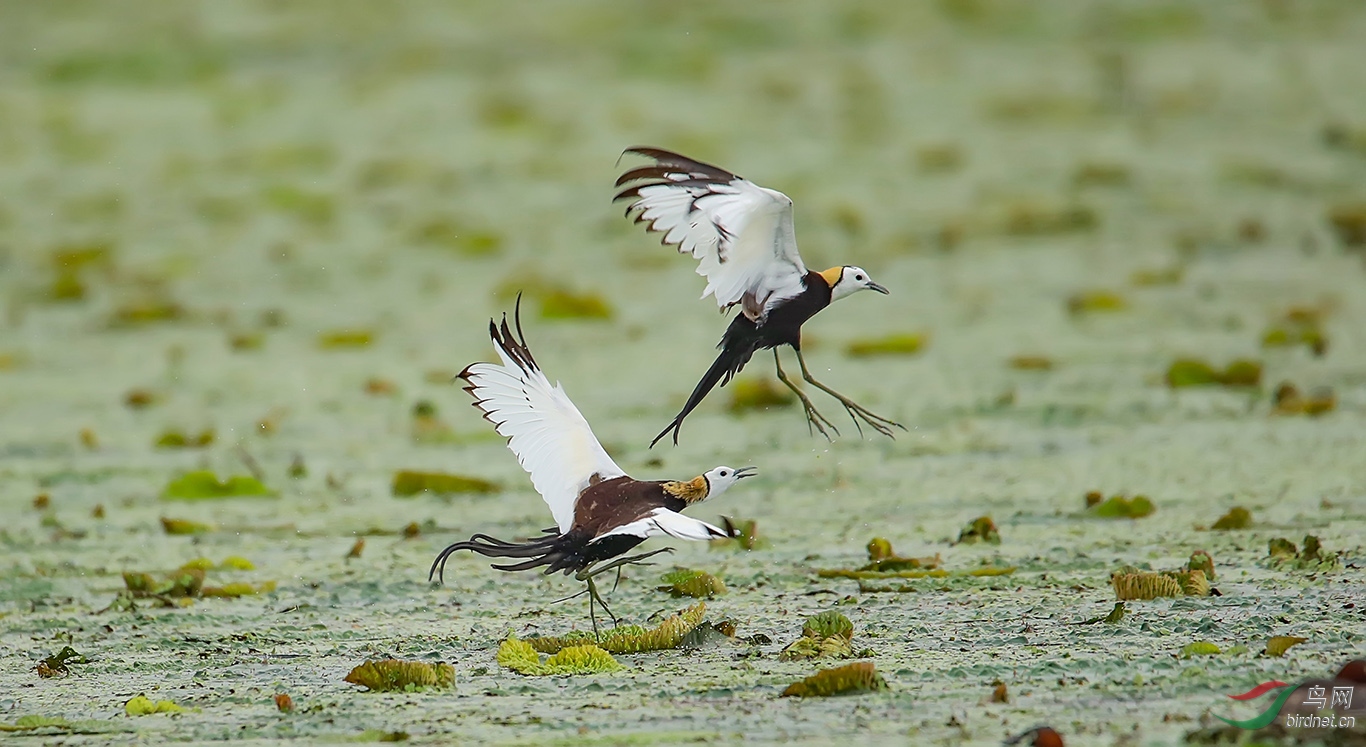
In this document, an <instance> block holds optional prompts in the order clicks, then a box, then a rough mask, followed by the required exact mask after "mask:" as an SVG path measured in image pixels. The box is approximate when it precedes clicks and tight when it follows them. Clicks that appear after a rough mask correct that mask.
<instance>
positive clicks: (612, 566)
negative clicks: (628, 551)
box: [559, 547, 674, 638]
mask: <svg viewBox="0 0 1366 747" xmlns="http://www.w3.org/2000/svg"><path fill="white" fill-rule="evenodd" d="M673 551H674V549H673V548H672V547H661V548H659V549H658V550H653V551H651V552H646V553H641V554H639V555H631V556H628V557H625V558H617V559H616V560H613V561H612V562H611V563H608V564H607V565H602V566H593V567H591V568H584V569H583V570H581V571H579V572H578V573H576V574H574V578H576V579H578V580H579V581H583V582H584V583H586V584H588V589H587V590H586V593H587V594H588V620H589V621H590V622H592V623H593V637H594V638H597V637H598V618H597V616H596V615H595V614H594V613H593V604H594V602H596V603H597V604H598V605H599V606H601V607H602V611H603V612H606V613H607V616H608V617H610V618H612V625H613V626H614V627H615V626H616V625H618V624H619V623H618V622H617V616H616V615H614V614H612V609H611V608H610V607H608V606H607V602H604V601H603V600H602V596H601V595H600V594H598V585H597V584H595V583H594V582H593V577H594V576H596V575H598V574H601V573H606V572H607V571H611V570H615V571H616V572H617V581H618V583H619V582H620V581H621V569H622V566H625V565H628V564H630V563H639V562H640V561H642V560H644V559H645V558H649V557H654V556H655V555H658V554H660V553H662V552H673ZM645 565H649V564H648V563H646V564H645ZM616 588H617V587H616V584H613V585H612V590H613V591H616ZM583 593H585V592H584V591H581V592H579V594H583ZM579 594H575V595H573V596H568V597H565V598H564V599H561V600H559V601H561V602H563V601H565V600H566V599H573V598H574V597H576V596H578V595H579Z"/></svg>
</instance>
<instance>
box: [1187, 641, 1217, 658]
mask: <svg viewBox="0 0 1366 747" xmlns="http://www.w3.org/2000/svg"><path fill="white" fill-rule="evenodd" d="M1221 653H1223V651H1220V650H1219V647H1218V646H1216V645H1214V644H1213V643H1210V642H1209V641H1194V642H1192V643H1187V644H1186V645H1185V646H1182V647H1181V658H1182V659H1189V658H1191V657H1194V656H1218V655H1219V654H1221Z"/></svg>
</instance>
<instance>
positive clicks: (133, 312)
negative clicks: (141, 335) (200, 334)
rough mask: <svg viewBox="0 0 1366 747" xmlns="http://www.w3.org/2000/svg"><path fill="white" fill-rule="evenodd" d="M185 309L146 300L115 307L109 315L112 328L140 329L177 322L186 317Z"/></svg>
mask: <svg viewBox="0 0 1366 747" xmlns="http://www.w3.org/2000/svg"><path fill="white" fill-rule="evenodd" d="M186 315H187V314H186V311H185V307H184V306H181V305H180V304H178V303H176V302H174V301H169V300H166V299H158V298H146V299H142V300H138V301H130V302H128V303H125V304H122V305H120V306H118V307H116V308H115V309H114V310H113V312H111V313H110V315H109V326H110V327H113V328H116V329H117V328H126V327H141V326H144V325H147V324H156V323H158V322H178V321H180V320H182V319H184V318H185V317H186Z"/></svg>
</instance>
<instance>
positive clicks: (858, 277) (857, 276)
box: [854, 275, 863, 280]
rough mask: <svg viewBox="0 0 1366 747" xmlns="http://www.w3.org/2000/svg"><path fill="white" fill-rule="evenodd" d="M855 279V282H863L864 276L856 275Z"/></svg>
mask: <svg viewBox="0 0 1366 747" xmlns="http://www.w3.org/2000/svg"><path fill="white" fill-rule="evenodd" d="M854 279H855V280H862V279H863V276H862V275H855V276H854Z"/></svg>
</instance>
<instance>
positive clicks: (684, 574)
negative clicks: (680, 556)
mask: <svg viewBox="0 0 1366 747" xmlns="http://www.w3.org/2000/svg"><path fill="white" fill-rule="evenodd" d="M659 580H660V582H661V585H660V586H656V587H655V590H656V591H667V592H669V594H670V595H671V596H673V597H692V598H694V599H703V598H707V599H710V598H711V597H715V596H720V595H722V594H725V593H726V584H725V582H724V581H722V580H721V579H720V578H717V577H716V576H713V575H712V574H710V573H707V572H706V571H698V570H693V569H691V568H680V569H679V570H676V571H671V572H669V573H666V574H664V575H663V576H661V577H660V579H659Z"/></svg>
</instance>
